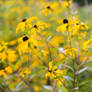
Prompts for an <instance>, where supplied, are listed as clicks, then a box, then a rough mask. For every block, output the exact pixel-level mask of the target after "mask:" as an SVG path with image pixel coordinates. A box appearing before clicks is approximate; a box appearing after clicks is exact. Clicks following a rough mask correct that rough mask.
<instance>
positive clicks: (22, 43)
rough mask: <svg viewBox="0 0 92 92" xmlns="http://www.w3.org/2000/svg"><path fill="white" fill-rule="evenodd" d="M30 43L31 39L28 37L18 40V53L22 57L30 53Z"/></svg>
mask: <svg viewBox="0 0 92 92" xmlns="http://www.w3.org/2000/svg"><path fill="white" fill-rule="evenodd" d="M28 41H29V37H28V36H26V35H24V36H23V37H21V38H19V40H18V51H19V54H20V55H21V54H22V53H25V52H28Z"/></svg>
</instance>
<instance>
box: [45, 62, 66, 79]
mask: <svg viewBox="0 0 92 92" xmlns="http://www.w3.org/2000/svg"><path fill="white" fill-rule="evenodd" d="M63 73H64V71H63V70H60V69H58V68H57V66H55V65H53V62H52V61H51V62H49V68H48V72H47V73H46V74H45V76H46V77H47V78H48V77H49V78H50V79H54V78H56V77H60V76H61V75H62V76H64V74H63Z"/></svg>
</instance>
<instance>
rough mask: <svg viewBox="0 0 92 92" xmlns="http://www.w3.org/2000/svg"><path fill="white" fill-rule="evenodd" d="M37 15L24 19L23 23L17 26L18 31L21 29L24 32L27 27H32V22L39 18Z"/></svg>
mask: <svg viewBox="0 0 92 92" xmlns="http://www.w3.org/2000/svg"><path fill="white" fill-rule="evenodd" d="M37 19H38V18H37V17H31V18H29V19H23V20H22V22H21V23H19V24H18V26H17V28H16V33H18V32H19V30H21V31H22V32H24V30H25V29H26V28H32V22H33V21H35V20H37Z"/></svg>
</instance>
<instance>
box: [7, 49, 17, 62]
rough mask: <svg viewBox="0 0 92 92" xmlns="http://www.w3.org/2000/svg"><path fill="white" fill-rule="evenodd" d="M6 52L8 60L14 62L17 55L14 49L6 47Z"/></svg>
mask: <svg viewBox="0 0 92 92" xmlns="http://www.w3.org/2000/svg"><path fill="white" fill-rule="evenodd" d="M7 54H8V56H7V57H8V60H9V61H10V62H15V61H16V59H17V57H18V55H17V54H16V51H15V50H12V49H8V51H7Z"/></svg>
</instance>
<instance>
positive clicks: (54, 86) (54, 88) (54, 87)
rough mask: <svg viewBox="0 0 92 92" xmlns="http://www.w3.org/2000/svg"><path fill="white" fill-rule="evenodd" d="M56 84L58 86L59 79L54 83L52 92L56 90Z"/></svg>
mask: <svg viewBox="0 0 92 92" xmlns="http://www.w3.org/2000/svg"><path fill="white" fill-rule="evenodd" d="M56 86H57V81H55V83H54V85H53V89H52V91H51V92H56Z"/></svg>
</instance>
